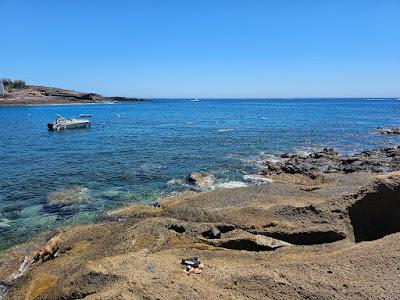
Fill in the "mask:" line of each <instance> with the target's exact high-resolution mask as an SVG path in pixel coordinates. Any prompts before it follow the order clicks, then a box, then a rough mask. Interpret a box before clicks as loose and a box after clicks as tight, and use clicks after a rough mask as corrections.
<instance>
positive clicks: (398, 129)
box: [377, 127, 400, 135]
mask: <svg viewBox="0 0 400 300" xmlns="http://www.w3.org/2000/svg"><path fill="white" fill-rule="evenodd" d="M377 130H378V132H379V133H381V134H385V135H396V134H400V127H393V128H382V127H378V128H377Z"/></svg>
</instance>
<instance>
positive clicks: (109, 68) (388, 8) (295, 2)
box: [0, 0, 400, 97]
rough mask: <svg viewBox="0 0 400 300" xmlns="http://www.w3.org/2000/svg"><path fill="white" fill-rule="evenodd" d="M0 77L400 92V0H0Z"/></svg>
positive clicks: (80, 83)
mask: <svg viewBox="0 0 400 300" xmlns="http://www.w3.org/2000/svg"><path fill="white" fill-rule="evenodd" d="M0 25H1V28H2V37H1V41H0V43H1V46H0V77H8V78H12V79H25V80H26V81H27V82H29V83H32V84H40V85H50V86H58V87H65V88H71V89H76V90H82V91H94V92H99V93H102V94H105V95H126V96H138V97H400V1H398V0H376V1H370V0H359V1H358V0H330V1H329V0H326V1H321V0H291V1H289V0H275V1H272V0H271V1H269V0H260V1H257V0H247V1H245V0H241V1H235V0H226V1H225V0H197V1H190V0H181V1H174V0H158V1H156V0H146V1H145V0H143V1H122V0H114V1H102V0H86V1H78V0H68V1H67V0H65V1H50V0H41V1H36V0H30V1H28V0H0Z"/></svg>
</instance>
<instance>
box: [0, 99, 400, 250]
mask: <svg viewBox="0 0 400 300" xmlns="http://www.w3.org/2000/svg"><path fill="white" fill-rule="evenodd" d="M81 113H88V114H92V115H93V117H92V118H91V121H92V126H91V128H89V129H77V130H70V131H62V132H49V131H48V130H47V123H48V122H51V121H53V120H54V119H55V116H56V114H61V115H63V116H65V117H73V116H76V117H79V114H81ZM399 117H400V101H399V100H398V99H218V100H217V99H201V100H200V101H199V102H191V101H189V100H184V99H156V100H154V101H149V102H132V103H116V104H101V105H97V104H93V105H77V106H69V105H65V106H25V107H0V250H1V249H6V248H9V247H11V246H12V245H15V244H17V243H20V242H23V241H27V240H29V239H31V238H33V237H35V236H36V235H37V234H38V233H39V232H42V231H45V230H48V229H53V228H56V227H60V226H69V225H75V224H82V223H87V222H92V221H93V220H95V218H96V217H97V216H99V215H101V214H103V213H104V212H106V211H108V210H111V209H114V208H117V207H121V206H124V205H129V204H132V203H151V202H153V201H157V200H158V199H161V198H163V197H166V196H170V195H174V194H175V193H179V192H182V191H185V190H187V189H189V188H190V187H189V186H188V185H186V184H185V176H186V175H187V174H188V173H190V172H194V171H202V172H206V173H208V174H211V175H212V176H213V177H214V178H215V184H214V185H213V186H211V187H210V188H218V187H224V186H225V187H229V186H240V185H241V183H243V182H245V178H246V177H244V176H245V175H251V174H256V173H257V171H258V170H259V167H260V166H259V162H260V161H262V160H263V159H265V158H267V157H271V156H276V155H279V154H282V153H284V152H288V151H297V150H307V149H318V148H323V147H333V148H334V149H335V150H337V151H339V152H342V153H352V152H358V151H361V150H366V149H371V148H376V147H385V146H393V145H399V144H400V137H399V136H384V135H380V134H379V133H377V131H376V127H378V126H382V127H391V126H398V125H400V121H399ZM244 184H248V183H243V185H244ZM60 199H63V200H64V203H62V204H60V202H59V200H60ZM65 202H68V203H65Z"/></svg>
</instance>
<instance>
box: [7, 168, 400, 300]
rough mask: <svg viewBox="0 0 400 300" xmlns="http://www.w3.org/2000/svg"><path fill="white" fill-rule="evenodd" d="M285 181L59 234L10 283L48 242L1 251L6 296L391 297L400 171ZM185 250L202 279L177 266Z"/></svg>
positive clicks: (398, 283)
mask: <svg viewBox="0 0 400 300" xmlns="http://www.w3.org/2000/svg"><path fill="white" fill-rule="evenodd" d="M292 176H293V178H292V180H290V181H287V180H286V179H287V177H282V178H283V179H285V181H284V182H283V181H281V180H280V179H282V178H280V177H279V176H276V177H275V178H274V182H273V183H271V184H268V185H260V186H255V187H247V188H238V189H227V190H223V189H222V190H217V191H212V192H203V193H188V194H184V195H182V196H180V197H177V198H171V199H167V200H164V201H161V202H160V207H157V208H153V207H149V206H144V205H137V206H133V207H129V208H126V209H120V210H118V211H115V212H113V213H111V214H109V215H108V216H105V217H103V218H102V219H101V221H99V222H98V223H96V224H90V225H85V226H78V227H73V228H67V229H64V230H63V231H62V233H61V237H62V242H61V244H60V248H61V251H60V255H59V256H58V257H56V258H55V259H52V260H49V261H46V262H43V263H41V264H38V265H37V266H35V267H34V268H32V270H30V271H29V272H27V273H26V274H24V275H23V276H21V277H20V278H18V279H16V280H11V281H10V280H8V279H7V278H8V276H9V274H12V273H13V272H14V271H15V270H16V269H18V266H19V265H20V264H21V262H22V260H23V258H24V256H25V255H26V254H27V253H28V254H29V253H31V252H32V251H33V249H35V247H37V246H38V245H41V244H43V242H44V241H43V240H41V239H40V238H39V239H37V240H35V241H32V242H30V243H27V244H23V245H18V246H16V247H14V248H12V249H9V250H7V251H3V252H2V253H1V254H0V268H1V269H2V273H1V275H0V281H3V283H4V286H5V284H8V285H7V286H8V287H9V291H8V295H7V298H6V299H81V298H85V299H243V298H250V299H396V298H398V295H399V294H400V267H399V261H400V233H399V232H400V173H399V172H394V173H388V174H384V175H378V176H377V175H374V174H372V173H351V174H324V175H321V176H323V178H322V179H321V178H320V179H319V180H318V181H317V182H316V183H315V184H309V182H307V184H305V183H304V181H303V179H304V178H302V177H300V176H297V175H292ZM315 186H317V187H318V189H304V188H307V187H308V188H309V187H315ZM190 257H198V258H199V259H200V260H201V261H202V263H203V264H204V265H205V269H204V270H203V272H202V273H201V274H192V275H190V276H188V275H187V274H186V273H185V272H184V271H183V268H182V266H181V265H180V262H181V260H182V259H186V258H190ZM7 280H8V281H7Z"/></svg>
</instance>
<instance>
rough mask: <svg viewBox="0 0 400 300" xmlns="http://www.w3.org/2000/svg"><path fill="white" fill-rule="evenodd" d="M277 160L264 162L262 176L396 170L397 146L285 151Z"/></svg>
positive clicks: (399, 160)
mask: <svg viewBox="0 0 400 300" xmlns="http://www.w3.org/2000/svg"><path fill="white" fill-rule="evenodd" d="M281 158H282V160H281V161H278V162H273V163H270V162H266V163H265V164H266V166H267V168H265V169H264V170H263V171H262V172H263V174H264V175H267V176H268V175H271V174H280V173H282V172H283V173H286V174H304V175H307V176H309V177H315V176H316V175H317V174H318V173H345V174H348V173H354V172H359V171H368V172H375V173H381V172H391V171H397V170H400V147H389V148H383V149H374V150H367V151H363V152H360V153H357V154H352V155H340V154H338V153H337V152H336V151H334V150H333V149H331V148H325V149H323V150H322V151H314V152H311V153H308V154H307V152H300V153H286V154H283V155H282V156H281Z"/></svg>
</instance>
